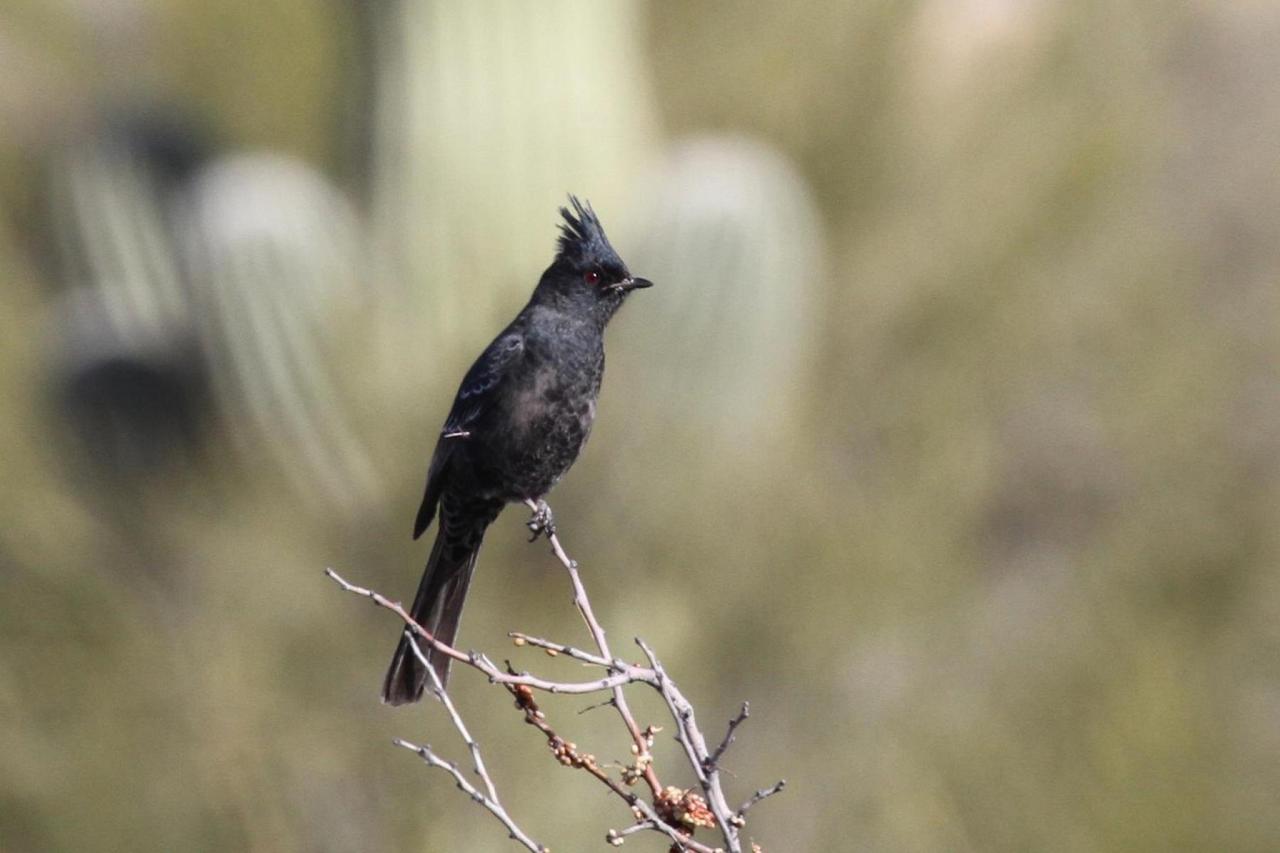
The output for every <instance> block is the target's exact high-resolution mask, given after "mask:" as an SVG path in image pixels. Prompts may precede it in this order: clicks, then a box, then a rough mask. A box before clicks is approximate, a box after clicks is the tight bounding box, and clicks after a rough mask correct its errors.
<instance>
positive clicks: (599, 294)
mask: <svg viewBox="0 0 1280 853" xmlns="http://www.w3.org/2000/svg"><path fill="white" fill-rule="evenodd" d="M569 204H570V205H571V206H572V210H570V209H569V208H567V207H562V208H560V216H561V217H562V218H563V219H564V222H562V223H561V224H560V240H559V244H558V247H557V251H556V258H555V261H553V262H552V264H551V266H550V267H549V268H548V269H547V271H546V273H544V274H543V276H542V282H541V284H540V285H539V289H540V290H541V289H544V288H546V289H548V290H549V291H551V293H552V294H554V295H555V296H556V297H558V298H559V299H562V300H565V301H568V302H570V303H572V304H575V305H580V306H583V307H585V308H587V309H588V310H590V311H592V313H602V315H603V317H604V319H606V320H607V319H608V318H609V316H611V315H612V314H613V312H614V311H616V310H617V309H618V306H620V305H621V304H622V301H623V300H624V299H625V298H626V296H627V294H628V293H630V292H631V291H633V290H639V289H641V288H644V287H651V286H652V285H653V282H651V281H649V280H648V279H644V278H638V277H636V276H633V275H632V274H631V271H630V270H628V269H627V265H626V264H625V263H623V261H622V258H620V257H618V253H617V252H615V251H614V249H613V246H611V245H610V244H609V238H608V237H606V236H605V233H604V227H603V226H602V225H601V224H600V219H599V217H597V216H596V213H595V211H594V210H592V209H591V205H590V204H589V203H584V202H581V201H579V200H578V198H577V197H576V196H572V195H571V196H569Z"/></svg>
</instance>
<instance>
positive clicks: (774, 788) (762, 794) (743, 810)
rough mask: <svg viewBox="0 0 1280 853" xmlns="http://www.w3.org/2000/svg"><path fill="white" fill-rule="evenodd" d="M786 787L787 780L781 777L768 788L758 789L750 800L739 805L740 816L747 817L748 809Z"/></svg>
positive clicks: (738, 812)
mask: <svg viewBox="0 0 1280 853" xmlns="http://www.w3.org/2000/svg"><path fill="white" fill-rule="evenodd" d="M785 787H787V780H786V779H779V780H778V781H777V783H776V784H774V785H771V786H769V787H768V788H761V789H760V790H759V791H756V792H755V793H754V794H752V795H751V798H750V799H749V800H747V801H746V802H745V803H743V804H742V805H741V806H739V807H738V811H737V815H738V817H740V818H745V817H746V816H747V810H748V809H750V808H751V807H752V806H754V805H755V804H756V803H758V802H760V801H761V800H765V799H768V798H769V797H772V796H773V795H774V794H776V793H778V792H779V791H781V790H782V789H783V788H785Z"/></svg>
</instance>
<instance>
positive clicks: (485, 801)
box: [393, 738, 548, 853]
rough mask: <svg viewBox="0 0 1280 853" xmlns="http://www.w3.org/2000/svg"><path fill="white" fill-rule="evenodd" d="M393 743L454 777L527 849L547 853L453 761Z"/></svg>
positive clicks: (424, 749) (423, 749)
mask: <svg viewBox="0 0 1280 853" xmlns="http://www.w3.org/2000/svg"><path fill="white" fill-rule="evenodd" d="M393 743H395V745H396V746H402V747H404V748H405V749H408V750H412V751H413V752H416V753H418V756H419V757H420V758H421V759H422V760H423V761H425V762H426V763H427V764H429V765H431V766H432V767H439V768H440V769H441V770H443V771H445V772H446V773H448V774H449V775H450V776H452V777H453V781H454V782H456V783H457V785H458V787H459V788H460V789H461V790H462V791H463V793H465V794H466V795H467V796H468V797H470V798H471V799H473V800H475V801H476V802H477V803H479V804H480V805H482V806H484V807H485V808H486V809H488V810H489V812H490V813H492V814H493V816H494V817H496V818H497V819H498V820H500V821H501V822H502V824H503V826H505V827H506V828H507V832H508V833H510V835H511V837H512V838H514V839H515V840H516V841H519V842H520V843H521V844H523V845H524V846H525V847H526V848H527V849H529V850H532V851H534V853H546V851H547V849H548V848H546V847H543V846H542V845H541V844H539V843H538V842H536V841H534V840H533V839H532V838H530V837H529V836H527V835H525V834H524V831H523V830H521V829H520V827H519V826H517V825H516V823H515V821H513V820H512V819H511V815H509V814H507V810H506V809H504V808H503V807H502V805H501V804H499V803H498V802H497V801H496V800H492V799H490V798H489V797H488V796H486V795H485V793H484V792H483V791H481V790H480V789H479V788H477V787H476V786H475V785H472V784H471V783H470V782H468V781H467V778H466V777H465V776H463V775H462V771H461V770H459V769H458V765H457V764H455V763H454V762H452V761H445V760H444V759H443V758H441V757H440V756H438V755H436V754H435V752H433V751H432V749H431V747H430V746H418V745H417V744H414V743H410V742H409V741H407V740H401V739H400V738H396V739H395V740H394V741H393Z"/></svg>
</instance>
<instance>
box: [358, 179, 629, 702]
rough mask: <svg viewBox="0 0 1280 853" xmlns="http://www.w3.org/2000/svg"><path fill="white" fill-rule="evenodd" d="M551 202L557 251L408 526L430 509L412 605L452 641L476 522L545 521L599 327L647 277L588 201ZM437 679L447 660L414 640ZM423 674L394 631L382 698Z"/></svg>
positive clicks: (579, 440)
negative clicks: (504, 515) (515, 506)
mask: <svg viewBox="0 0 1280 853" xmlns="http://www.w3.org/2000/svg"><path fill="white" fill-rule="evenodd" d="M569 201H570V203H571V204H572V206H573V210H572V211H570V210H568V209H567V208H563V207H562V208H560V215H561V216H562V217H563V218H564V223H563V224H561V226H560V240H559V247H558V251H557V253H556V257H555V260H554V261H552V263H551V266H549V267H547V270H546V272H544V273H543V274H542V278H541V279H539V281H538V286H537V287H536V288H535V289H534V291H533V296H532V297H530V299H529V304H527V305H525V307H524V308H523V309H522V310H521V311H520V313H519V314H518V315H516V318H515V319H514V320H512V321H511V324H510V325H509V326H507V328H506V329H504V330H503V331H502V334H500V335H498V337H497V338H495V339H494V341H493V343H491V344H489V346H488V347H486V348H485V351H484V352H483V353H481V355H480V357H479V358H478V359H476V362H475V364H473V365H472V366H471V369H470V370H468V371H467V375H466V376H465V377H464V378H463V380H462V385H461V386H460V387H459V388H458V394H457V396H456V397H455V398H454V400H453V408H452V409H451V410H450V412H449V417H448V418H446V419H445V423H444V428H443V429H442V430H441V431H440V438H439V440H438V441H437V442H436V449H435V452H434V453H433V454H432V456H431V465H430V467H429V468H428V470H427V487H426V493H425V494H424V495H423V498H422V508H421V509H419V510H418V518H417V521H416V522H415V523H414V526H413V537H414V538H415V539H417V538H418V537H419V536H421V535H422V532H423V531H424V530H426V529H427V527H428V526H429V525H430V524H431V520H432V518H434V517H435V515H436V511H437V509H438V510H439V514H440V524H439V526H438V528H437V532H436V541H435V544H434V545H432V546H431V556H430V557H429V558H428V559H427V567H426V569H425V570H424V571H423V574H422V580H421V582H420V583H419V584H418V594H417V596H415V597H414V600H413V608H412V610H411V611H410V612H411V613H412V614H413V618H414V619H415V620H416V621H417V622H418V624H420V625H421V626H422V627H423V628H425V629H427V630H428V631H430V632H431V634H432V636H434V637H435V638H436V639H437V640H439V641H441V642H443V643H447V644H449V645H453V641H454V637H455V636H456V635H457V633H458V620H459V618H460V617H461V615H462V605H463V602H464V601H465V599H466V595H467V586H468V584H470V582H471V573H472V572H473V571H474V570H475V565H476V554H477V553H478V552H479V550H480V542H481V540H482V539H483V538H484V532H485V529H486V528H487V527H488V526H489V525H490V524H491V523H493V520H494V519H495V518H497V517H498V513H500V512H501V511H502V508H503V507H504V506H505V505H506V504H508V503H513V502H515V501H522V502H525V503H528V504H530V505H531V506H535V507H536V510H535V512H534V516H533V519H532V520H531V521H530V522H529V527H530V529H532V530H533V531H534V536H535V538H536V537H537V535H538V533H539V532H549V531H551V530H553V529H554V528H553V527H552V519H551V512H550V510H549V509H548V507H547V504H546V501H545V497H546V495H547V493H548V492H550V491H551V488H552V487H553V486H554V485H555V484H556V483H557V482H559V480H560V478H561V477H563V476H564V473H565V472H566V471H568V470H569V466H571V465H572V464H573V463H574V460H576V459H577V458H578V453H579V451H581V450H582V445H583V444H584V443H585V442H586V440H587V436H588V435H589V434H590V432H591V424H592V422H593V421H594V420H595V416H596V398H597V397H598V396H599V393H600V380H601V377H603V375H604V327H605V325H606V324H607V323H608V322H609V318H611V317H612V316H613V315H614V312H616V311H617V310H618V308H619V307H620V306H621V305H622V303H623V301H624V300H625V299H626V298H627V294H629V293H630V292H631V291H633V290H636V289H638V288H641V287H649V286H650V285H651V282H649V281H647V280H646V279H643V278H636V277H634V276H632V275H631V273H630V271H628V269H627V265H626V264H624V263H623V262H622V259H621V258H620V257H618V253H617V252H615V251H614V250H613V247H612V246H611V245H609V240H608V238H606V237H605V234H604V228H603V227H601V225H600V220H599V219H598V218H597V217H596V214H595V212H594V211H593V210H592V209H591V206H590V204H585V205H584V204H583V203H581V202H580V201H578V199H577V198H575V197H573V196H570V197H569ZM420 647H422V649H423V651H424V652H425V654H426V657H427V659H428V660H429V661H430V662H431V666H432V668H433V669H435V671H436V673H437V674H438V675H439V676H440V680H441V682H446V681H447V680H448V677H449V660H450V659H449V658H448V657H447V656H444V655H440V654H437V653H436V652H435V651H434V650H432V649H431V648H430V647H429V646H427V645H426V644H420ZM426 677H427V673H426V670H425V668H424V667H423V665H422V663H421V661H419V660H418V658H417V657H416V656H415V655H414V654H413V650H412V649H411V648H410V647H409V640H408V634H407V633H406V634H404V635H402V636H401V638H400V645H398V646H397V647H396V653H395V656H394V657H393V658H392V659H391V667H390V668H389V669H388V670H387V677H386V680H385V681H384V682H383V685H382V701H384V702H386V703H388V704H391V705H402V704H405V703H407V702H416V701H418V700H419V699H420V698H422V691H423V687H424V686H425V683H426Z"/></svg>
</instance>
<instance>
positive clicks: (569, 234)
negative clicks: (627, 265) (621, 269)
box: [559, 195, 617, 262]
mask: <svg viewBox="0 0 1280 853" xmlns="http://www.w3.org/2000/svg"><path fill="white" fill-rule="evenodd" d="M569 204H570V205H572V206H573V210H570V209H569V208H567V207H562V208H560V215H561V216H562V217H564V222H562V223H561V224H560V251H559V254H560V256H561V257H563V258H566V259H568V260H570V261H576V262H581V261H584V260H590V259H593V258H599V259H601V260H605V259H613V258H616V257H617V253H616V252H614V250H613V246H611V245H609V238H608V237H606V236H604V226H602V225H601V224H600V219H599V217H597V216H596V212H595V211H594V210H592V209H591V203H590V202H587V203H585V204H584V203H583V202H581V201H579V200H578V197H577V196H574V195H571V196H569Z"/></svg>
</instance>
